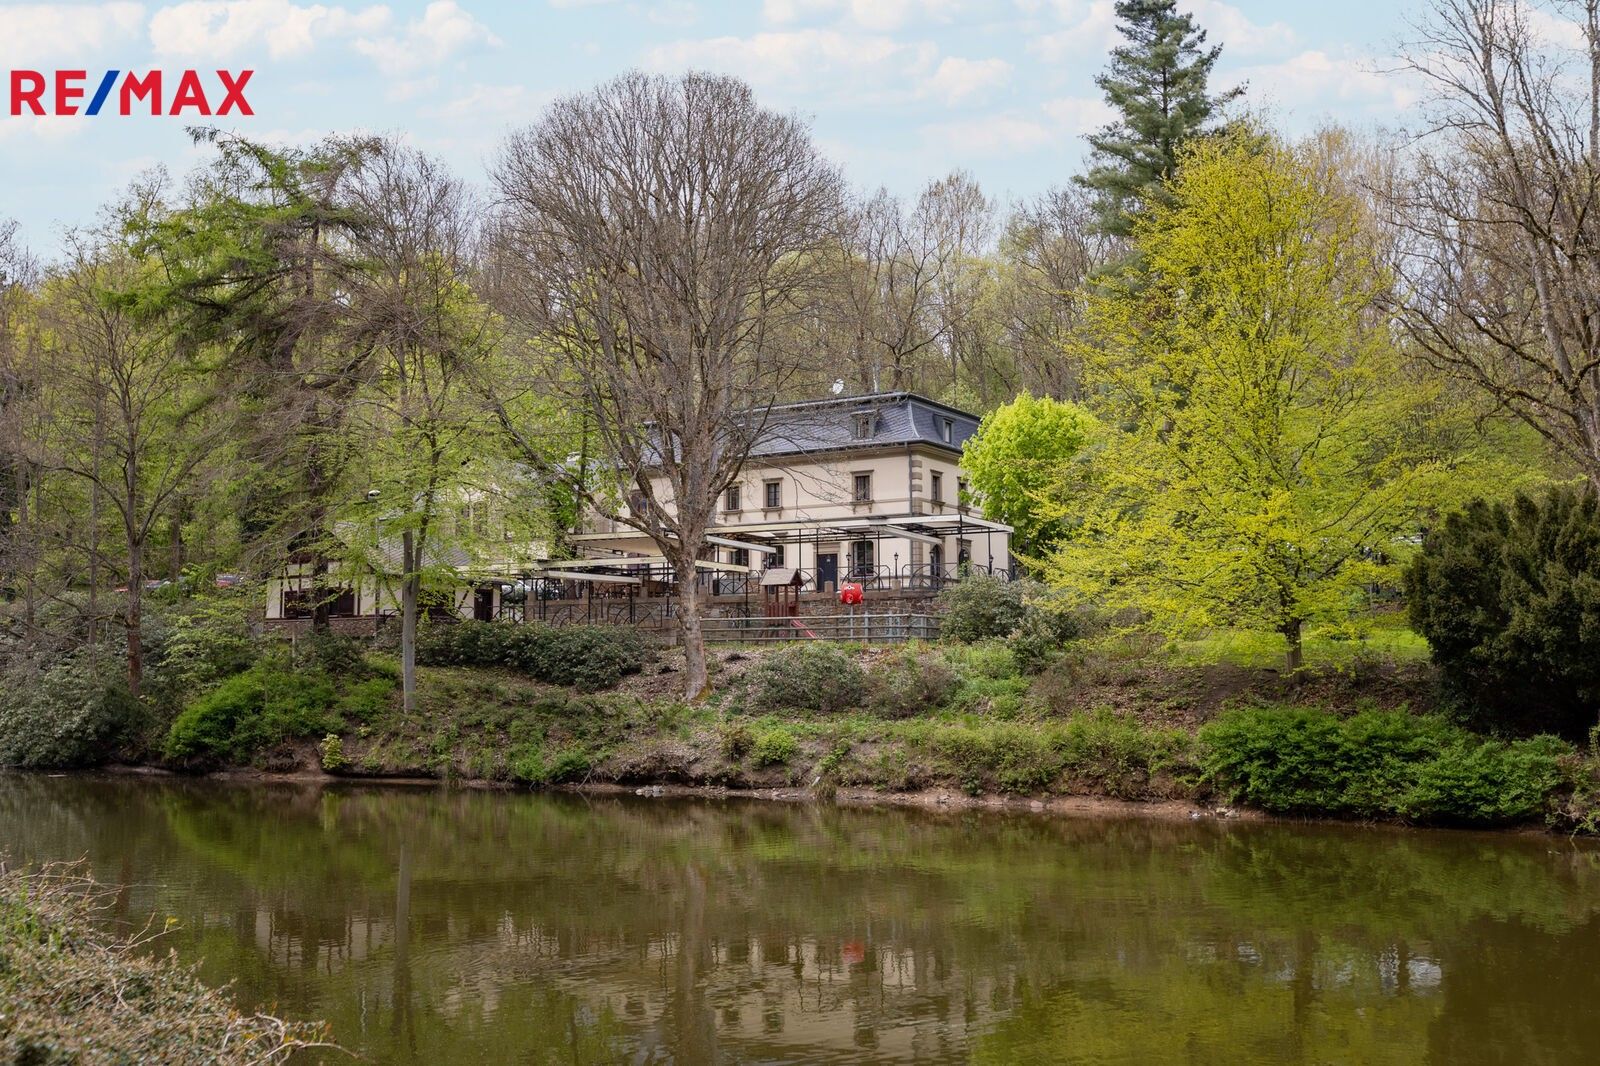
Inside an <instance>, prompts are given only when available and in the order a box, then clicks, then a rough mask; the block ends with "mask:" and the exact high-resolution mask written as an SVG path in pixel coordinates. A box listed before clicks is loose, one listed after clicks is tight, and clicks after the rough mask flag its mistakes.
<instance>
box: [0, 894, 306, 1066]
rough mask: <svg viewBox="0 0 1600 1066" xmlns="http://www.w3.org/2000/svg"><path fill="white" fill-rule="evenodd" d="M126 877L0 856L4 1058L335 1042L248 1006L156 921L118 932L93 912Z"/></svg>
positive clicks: (170, 1056) (242, 1054) (234, 1053)
mask: <svg viewBox="0 0 1600 1066" xmlns="http://www.w3.org/2000/svg"><path fill="white" fill-rule="evenodd" d="M120 891H121V890H120V889H112V888H107V887H103V886H101V885H99V884H97V883H96V882H94V881H93V880H91V879H90V878H88V877H86V876H84V875H83V873H82V872H81V869H80V867H79V866H77V865H75V864H67V865H57V866H51V867H46V868H44V869H36V870H7V869H5V866H4V864H3V863H0V1060H3V1061H5V1062H10V1063H58V1062H59V1063H67V1062H86V1063H100V1062H107V1063H109V1062H174V1063H176V1062H211V1063H219V1064H228V1063H239V1064H245V1063H256V1064H261V1063H276V1062H283V1061H286V1060H287V1059H288V1058H289V1057H290V1056H291V1055H293V1054H294V1053H295V1052H296V1051H298V1050H301V1049H305V1048H310V1047H329V1046H331V1045H330V1044H329V1043H328V1042H327V1040H326V1033H325V1031H324V1029H323V1028H322V1027H321V1026H319V1025H313V1024H306V1023H293V1022H285V1021H282V1020H280V1019H278V1018H275V1017H272V1016H270V1015H267V1014H245V1013H242V1012H241V1011H240V1010H239V1009H238V1008H237V1007H236V1006H235V1004H234V1002H233V1000H232V998H231V997H230V996H229V995H228V994H227V993H225V992H222V991H219V990H216V989H212V988H208V987H206V986H205V985H204V984H202V983H201V982H200V980H199V979H198V978H197V977H196V976H195V974H194V973H193V971H192V970H190V969H189V968H187V967H185V966H182V965H180V964H179V963H178V962H177V961H176V960H175V959H174V958H172V957H170V956H168V957H160V956H157V955H155V954H153V953H152V952H151V950H150V945H151V943H152V941H156V940H157V939H158V938H159V937H160V936H161V935H163V933H164V932H165V931H166V930H164V929H163V928H161V927H159V926H156V925H154V923H155V921H156V920H155V919H154V918H152V919H151V924H150V925H148V926H145V927H142V928H141V929H140V930H139V931H138V932H135V933H133V934H131V935H128V936H122V937H118V936H114V935H113V934H111V933H110V932H108V931H107V926H106V923H105V922H103V921H97V920H96V919H97V918H102V917H104V913H103V912H105V911H107V910H109V909H111V908H113V907H114V906H115V900H116V896H117V893H118V892H120Z"/></svg>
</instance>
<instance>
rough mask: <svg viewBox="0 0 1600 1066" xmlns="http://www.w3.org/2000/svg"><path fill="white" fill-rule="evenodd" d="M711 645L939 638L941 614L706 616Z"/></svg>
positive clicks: (704, 628)
mask: <svg viewBox="0 0 1600 1066" xmlns="http://www.w3.org/2000/svg"><path fill="white" fill-rule="evenodd" d="M700 626H701V631H702V632H703V633H704V634H705V638H706V641H707V642H708V643H712V644H773V643H787V642H789V641H795V640H842V641H856V642H860V643H863V644H884V643H898V642H901V641H907V640H937V639H938V637H939V616H938V615H936V614H915V613H911V612H907V611H861V612H858V613H856V614H829V615H810V616H805V615H802V616H796V617H783V618H765V617H749V618H707V619H704V620H703V621H702V622H701V624H700Z"/></svg>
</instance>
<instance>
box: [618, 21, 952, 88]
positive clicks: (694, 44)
mask: <svg viewBox="0 0 1600 1066" xmlns="http://www.w3.org/2000/svg"><path fill="white" fill-rule="evenodd" d="M937 60H938V48H937V47H936V46H934V45H933V44H931V43H928V42H902V41H897V40H895V39H894V38H892V37H887V36H883V35H868V34H850V33H844V32H841V31H839V30H831V29H805V30H789V31H780V32H771V33H757V34H754V35H752V36H750V37H712V38H707V39H702V40H686V41H676V42H672V43H669V44H663V45H659V46H657V47H654V48H651V49H649V50H648V51H647V52H646V53H645V57H644V65H645V66H646V67H648V68H650V69H652V70H659V71H678V70H684V69H689V68H700V69H710V70H718V71H722V72H724V73H728V74H736V75H738V76H740V77H742V78H745V79H746V80H748V81H749V82H751V84H753V85H756V86H758V87H762V88H768V89H779V90H784V91H787V92H800V93H810V94H818V95H823V96H829V97H832V98H836V99H843V100H850V101H852V102H857V103H859V102H862V101H864V100H868V99H872V98H876V99H884V98H887V97H899V98H905V97H909V96H911V95H914V93H915V87H916V86H919V85H921V84H922V83H923V82H924V81H925V80H926V79H927V78H928V77H929V76H930V75H931V74H933V73H934V71H935V69H936V67H937Z"/></svg>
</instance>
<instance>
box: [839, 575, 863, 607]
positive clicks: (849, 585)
mask: <svg viewBox="0 0 1600 1066" xmlns="http://www.w3.org/2000/svg"><path fill="white" fill-rule="evenodd" d="M839 602H840V603H843V604H848V605H849V606H851V607H854V606H855V605H856V604H858V603H860V602H861V585H860V584H859V583H858V582H855V581H846V582H845V583H844V584H842V585H840V586H839Z"/></svg>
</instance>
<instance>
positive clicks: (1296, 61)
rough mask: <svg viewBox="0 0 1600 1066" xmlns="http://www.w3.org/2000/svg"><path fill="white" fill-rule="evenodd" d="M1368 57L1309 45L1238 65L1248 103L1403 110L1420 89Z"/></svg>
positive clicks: (1320, 108)
mask: <svg viewBox="0 0 1600 1066" xmlns="http://www.w3.org/2000/svg"><path fill="white" fill-rule="evenodd" d="M1379 67H1380V64H1379V63H1378V61H1376V60H1375V59H1373V58H1372V57H1366V56H1334V55H1329V54H1328V53H1327V52H1324V51H1321V50H1319V49H1310V50H1307V51H1304V52H1301V53H1300V54H1298V55H1296V56H1292V57H1291V58H1289V59H1286V60H1284V61H1282V62H1280V63H1267V64H1259V65H1256V66H1247V67H1240V68H1237V69H1236V70H1234V71H1233V73H1234V74H1235V75H1236V76H1239V77H1242V78H1244V79H1246V80H1247V81H1248V82H1249V87H1250V92H1249V99H1250V100H1251V101H1252V102H1253V103H1267V104H1275V105H1278V106H1281V107H1284V108H1286V109H1293V110H1296V111H1299V112H1302V113H1304V112H1306V111H1315V112H1317V113H1322V112H1327V111H1331V110H1332V109H1333V108H1334V107H1338V109H1339V110H1340V111H1341V112H1342V113H1345V114H1349V112H1350V110H1351V109H1352V108H1354V109H1357V110H1360V111H1363V112H1366V113H1368V114H1371V115H1375V116H1382V117H1391V116H1394V115H1397V114H1399V113H1400V112H1401V111H1404V110H1405V109H1406V108H1409V107H1410V106H1411V105H1413V104H1415V103H1416V102H1417V101H1418V100H1419V99H1420V98H1421V93H1420V91H1419V87H1418V85H1417V84H1416V82H1415V80H1414V79H1411V78H1407V77H1403V76H1401V75H1398V74H1393V73H1386V72H1384V71H1383V70H1381V69H1379Z"/></svg>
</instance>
